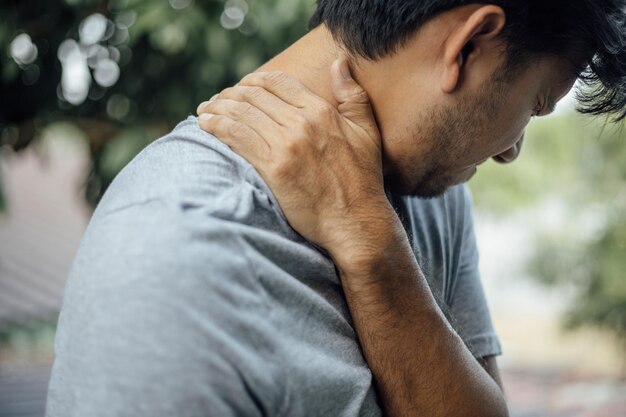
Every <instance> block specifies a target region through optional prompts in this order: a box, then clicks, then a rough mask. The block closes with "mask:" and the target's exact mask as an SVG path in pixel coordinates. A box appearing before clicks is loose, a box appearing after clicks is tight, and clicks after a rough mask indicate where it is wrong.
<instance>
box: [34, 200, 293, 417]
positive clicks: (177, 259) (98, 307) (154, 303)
mask: <svg viewBox="0 0 626 417" xmlns="http://www.w3.org/2000/svg"><path fill="white" fill-rule="evenodd" d="M179 209H180V208H179V207H168V206H167V204H166V203H165V202H162V201H159V200H152V201H145V202H142V203H138V204H133V205H131V206H129V207H123V208H120V209H118V210H116V211H114V212H111V213H107V214H102V213H99V214H97V215H96V216H95V219H94V221H92V224H91V225H90V227H89V230H88V232H87V235H86V236H85V239H84V240H83V243H82V246H81V248H80V251H79V253H78V255H77V258H76V261H75V264H74V267H73V270H72V272H71V275H70V278H69V281H68V285H67V288H66V293H65V298H64V303H63V309H62V313H61V317H60V321H59V327H58V332H57V338H56V346H55V349H56V352H55V354H56V357H55V363H54V368H53V372H52V378H51V383H50V388H49V394H48V404H47V413H46V415H47V416H48V417H84V416H89V417H122V416H137V417H140V416H149V417H160V416H168V417H169V416H181V417H195V416H198V417H200V416H224V417H229V416H232V417H235V416H243V417H256V416H263V415H278V414H279V412H278V410H277V409H276V408H275V407H276V405H277V401H279V400H280V396H281V392H282V388H281V386H280V383H279V382H280V381H281V380H284V378H282V377H281V376H280V375H277V374H278V373H280V372H282V371H281V370H280V366H278V361H277V360H276V359H275V358H274V357H273V355H274V353H273V351H274V347H273V345H272V344H273V342H272V340H271V339H270V337H269V336H270V335H271V334H272V329H270V328H268V326H269V324H268V321H267V320H262V318H263V317H267V316H268V311H267V305H266V303H265V300H264V298H263V294H262V292H261V291H260V289H259V285H258V282H256V280H255V276H254V271H253V270H252V268H251V267H250V265H249V264H248V261H247V259H246V258H247V257H246V246H245V245H244V243H243V242H242V238H241V237H240V236H238V235H237V233H234V232H232V231H231V230H229V228H228V225H224V224H222V223H220V222H219V221H218V220H215V219H212V218H210V216H206V218H203V217H202V216H203V214H202V213H199V214H197V216H200V217H201V219H199V218H197V219H196V220H195V221H194V222H193V223H194V227H193V228H191V227H186V225H185V221H184V220H177V219H178V217H177V216H176V215H175V212H176V211H177V210H179ZM172 213H174V214H172ZM226 255H228V256H226ZM277 381H278V382H277Z"/></svg>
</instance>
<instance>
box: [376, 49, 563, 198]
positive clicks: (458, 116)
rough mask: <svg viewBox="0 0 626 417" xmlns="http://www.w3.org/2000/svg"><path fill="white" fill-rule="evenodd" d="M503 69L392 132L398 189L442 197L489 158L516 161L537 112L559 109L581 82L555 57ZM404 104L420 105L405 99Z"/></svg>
mask: <svg viewBox="0 0 626 417" xmlns="http://www.w3.org/2000/svg"><path fill="white" fill-rule="evenodd" d="M503 71H504V70H502V69H498V70H497V71H496V72H495V73H494V74H493V76H491V77H490V78H489V79H488V80H487V81H485V82H482V83H481V84H480V85H479V86H478V87H477V88H474V89H472V90H465V91H462V92H459V93H458V94H456V95H455V97H454V99H450V100H445V101H444V100H440V101H439V102H437V103H433V104H432V106H430V110H429V111H427V112H422V113H421V114H417V115H410V114H407V118H409V117H411V116H413V117H412V118H411V119H409V120H406V121H404V123H401V124H400V126H404V128H401V129H400V130H396V131H394V132H391V134H390V135H386V136H387V137H386V140H385V157H386V160H387V161H388V162H390V163H389V164H388V166H390V167H391V168H390V169H388V172H387V175H386V181H387V184H388V186H390V187H391V188H392V190H394V191H395V192H397V193H400V194H405V195H416V196H419V197H426V198H429V197H436V196H439V195H441V194H443V193H444V192H445V191H446V189H447V188H448V187H450V186H452V185H455V184H459V183H462V182H465V181H467V180H469V179H470V178H471V177H472V176H473V175H474V174H475V173H476V170H477V167H478V166H479V165H480V164H482V163H483V162H485V161H486V160H488V159H489V158H494V159H495V160H496V161H498V162H501V163H507V162H512V161H513V160H514V159H516V158H517V156H518V154H519V151H520V148H521V144H522V141H523V135H524V129H525V128H526V126H527V124H528V123H529V121H530V119H531V117H533V116H541V115H546V114H549V113H550V112H551V111H552V110H554V105H555V104H556V102H557V101H558V100H560V99H561V98H562V97H563V96H565V95H566V94H567V92H568V91H569V90H570V89H571V87H572V85H573V83H574V81H575V77H571V76H568V77H566V78H564V75H563V74H568V73H569V72H568V71H567V67H566V66H565V64H564V61H562V60H560V59H557V58H554V57H550V58H547V57H546V58H542V59H540V60H538V61H536V62H533V63H532V64H529V65H528V66H526V67H525V68H524V69H522V70H520V71H518V74H517V76H515V77H507V75H506V72H503ZM433 101H435V100H433ZM399 108H417V105H416V104H415V103H413V104H412V103H404V104H401V105H400V106H399ZM409 135H410V136H412V137H408V136H409ZM416 141H419V143H420V146H419V148H420V152H419V155H417V154H416V148H417V147H416V146H415V143H416Z"/></svg>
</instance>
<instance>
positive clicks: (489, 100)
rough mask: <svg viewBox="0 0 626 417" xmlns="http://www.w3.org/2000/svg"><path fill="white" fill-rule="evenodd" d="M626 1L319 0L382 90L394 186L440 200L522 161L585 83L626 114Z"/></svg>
mask: <svg viewBox="0 0 626 417" xmlns="http://www.w3.org/2000/svg"><path fill="white" fill-rule="evenodd" d="M625 15H626V0H549V1H546V0H493V1H485V2H482V3H481V4H477V3H474V2H471V1H468V0H385V1H378V0H369V1H365V2H364V1H360V0H318V9H317V12H316V14H315V15H314V16H313V19H312V21H311V25H312V26H314V27H315V26H318V25H320V24H324V25H325V26H326V27H327V28H328V30H329V31H330V32H331V33H332V35H333V37H334V38H335V40H336V41H337V42H338V44H339V45H341V46H342V47H343V48H344V49H345V50H346V51H347V52H348V53H349V54H350V55H351V56H353V58H354V60H355V62H356V68H355V70H356V71H355V72H356V74H357V78H358V77H359V75H360V76H361V77H360V79H359V82H360V83H361V84H362V85H363V86H364V87H365V88H366V90H368V92H369V93H370V95H371V97H372V101H373V105H374V108H375V113H376V116H377V119H378V122H379V126H380V128H381V132H382V135H383V139H384V140H383V142H384V150H385V169H386V178H387V181H388V183H389V185H390V186H391V187H392V188H394V189H395V191H397V192H400V193H405V194H416V195H420V196H425V197H430V196H436V195H439V194H441V193H442V192H443V191H445V189H446V188H447V187H449V186H450V185H453V184H455V183H459V182H463V181H466V180H467V179H469V178H470V177H471V176H472V175H473V173H474V172H475V170H476V166H477V165H479V164H480V163H482V162H484V161H485V160H487V159H488V158H490V157H493V158H494V159H496V160H497V161H499V162H510V161H512V160H514V159H515V158H516V157H517V154H518V153H519V148H520V146H521V141H522V138H523V132H524V129H525V127H526V125H527V124H528V122H529V120H530V119H531V117H533V116H538V115H544V114H548V113H549V112H550V111H551V110H552V109H553V108H554V105H555V103H556V102H557V101H558V100H559V99H560V98H562V97H563V96H564V95H565V94H566V93H567V92H568V91H569V90H570V89H571V87H572V85H573V84H574V82H575V81H576V79H577V78H579V79H581V80H582V81H583V83H582V84H583V85H584V86H585V88H584V89H581V90H580V91H579V102H580V110H581V111H582V112H584V113H592V114H608V113H611V114H613V115H614V116H615V118H616V119H617V120H621V119H623V118H624V117H626V87H625V86H626V42H625V38H626V33H625V30H626V24H625Z"/></svg>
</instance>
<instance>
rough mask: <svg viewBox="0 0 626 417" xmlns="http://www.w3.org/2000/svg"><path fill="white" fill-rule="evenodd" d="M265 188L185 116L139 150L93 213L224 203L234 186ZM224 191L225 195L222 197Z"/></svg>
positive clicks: (246, 166) (233, 155)
mask: <svg viewBox="0 0 626 417" xmlns="http://www.w3.org/2000/svg"><path fill="white" fill-rule="evenodd" d="M250 188H256V189H257V190H259V191H261V192H264V193H267V192H268V191H269V190H268V189H267V186H266V185H265V183H264V182H263V181H262V179H261V177H260V176H259V175H258V174H257V173H256V171H255V170H254V168H253V167H252V166H251V165H250V164H249V163H248V162H247V161H245V160H244V159H243V158H242V157H240V156H239V155H237V154H236V153H235V152H233V151H232V150H231V149H230V148H229V147H228V146H226V145H225V144H223V143H222V142H221V141H219V140H218V139H217V138H215V137H214V136H212V135H210V134H208V133H206V132H204V131H203V130H201V129H200V127H199V126H198V121H197V118H195V117H189V118H188V119H187V120H185V121H183V122H181V123H180V124H179V125H178V126H177V127H176V128H175V129H174V130H173V131H172V132H170V133H168V134H167V135H165V136H164V137H162V138H160V139H158V140H156V141H155V142H153V143H152V144H150V145H149V146H148V147H146V148H145V149H144V150H143V151H142V152H141V153H139V154H138V155H137V156H136V157H135V158H134V159H133V160H132V161H131V162H130V163H129V164H128V165H127V166H126V167H125V168H124V169H123V170H122V171H121V172H120V173H119V174H118V175H117V177H116V178H115V180H114V181H113V183H112V184H111V186H110V187H109V189H108V190H107V192H106V193H105V195H104V197H103V198H102V201H101V202H100V204H99V205H98V208H97V211H96V216H98V215H100V214H101V213H109V212H112V211H117V210H120V209H123V208H124V207H127V206H131V205H138V204H139V205H141V204H144V203H145V202H148V201H153V200H161V201H164V202H169V203H174V204H181V205H185V204H186V205H197V204H200V202H203V204H227V203H228V202H229V199H232V198H233V197H235V196H233V195H232V194H233V191H234V190H242V191H244V190H246V189H250ZM227 194H228V195H227Z"/></svg>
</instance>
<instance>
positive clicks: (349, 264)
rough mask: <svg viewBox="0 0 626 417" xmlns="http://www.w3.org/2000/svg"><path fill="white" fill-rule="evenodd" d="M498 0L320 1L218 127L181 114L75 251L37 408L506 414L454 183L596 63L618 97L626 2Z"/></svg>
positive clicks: (464, 205)
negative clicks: (304, 31) (308, 27)
mask: <svg viewBox="0 0 626 417" xmlns="http://www.w3.org/2000/svg"><path fill="white" fill-rule="evenodd" d="M488 3H491V4H487V5H485V4H470V3H468V2H464V1H453V0H450V1H443V0H442V1H434V0H431V1H401V0H387V1H385V2H378V1H371V2H363V1H346V0H320V1H319V4H318V10H317V12H316V15H315V17H314V19H313V26H314V29H313V30H312V31H311V32H310V33H309V34H308V35H306V36H305V37H304V38H302V39H301V40H299V41H298V42H296V43H295V44H294V45H292V46H291V47H290V48H289V49H287V50H286V51H285V52H284V53H282V54H281V55H279V56H277V57H276V58H275V59H274V60H272V61H270V62H269V63H268V64H266V65H265V66H264V67H263V68H261V69H260V71H259V72H257V73H255V74H251V75H249V76H248V77H246V78H244V79H243V80H242V81H241V83H240V84H239V85H238V86H236V87H235V88H232V89H228V90H226V91H224V92H222V93H221V94H220V95H219V96H218V97H216V98H215V99H214V100H212V101H211V102H209V103H205V104H204V105H202V106H201V107H200V109H199V110H200V112H201V113H203V114H204V115H203V116H202V117H201V122H200V123H201V125H202V128H203V129H205V130H207V131H210V132H213V133H215V135H216V136H218V137H219V139H220V140H222V141H224V143H223V142H221V141H220V140H217V139H216V137H215V136H212V135H208V134H206V133H204V132H202V130H201V129H200V127H199V125H198V121H197V120H196V119H194V118H190V119H188V120H187V121H186V122H184V123H182V124H180V125H179V126H178V127H177V128H176V129H175V130H174V131H173V132H172V133H171V134H170V135H168V136H166V137H165V138H162V139H160V140H159V141H157V142H155V143H154V144H152V145H151V146H149V147H148V148H147V149H146V150H144V151H143V152H142V153H141V154H140V155H139V156H138V157H137V158H136V159H135V160H134V161H133V162H132V163H131V164H130V165H129V166H128V167H126V168H125V170H124V171H123V172H122V173H121V174H120V175H119V176H118V178H117V179H116V181H115V182H114V184H113V185H112V186H111V188H110V189H109V191H108V192H107V195H106V196H105V197H104V199H103V200H102V202H101V204H100V205H99V207H98V209H97V210H96V212H95V214H94V218H93V220H92V222H91V224H90V226H89V229H88V231H87V233H86V236H85V240H84V242H83V244H82V245H81V249H80V251H79V254H78V255H77V259H76V262H75V265H74V267H73V270H72V273H71V276H70V279H69V282H68V286H67V291H66V298H65V301H64V307H63V311H62V313H61V317H60V321H59V332H58V336H57V345H56V347H57V351H56V354H57V356H56V360H55V365H54V369H53V375H52V381H51V385H50V393H49V399H48V409H47V414H48V416H50V417H55V416H84V415H89V416H122V415H124V416H126V415H133V416H138V415H146V416H147V415H149V416H161V415H179V416H257V415H258V416H261V415H264V416H283V415H284V416H303V415H306V416H357V415H358V416H380V415H385V416H394V417H395V416H455V417H458V416H487V417H489V416H506V415H507V414H508V412H507V408H506V404H505V401H504V396H503V393H502V390H501V388H500V387H499V378H498V371H497V365H496V361H495V359H494V357H495V356H496V355H498V354H500V347H499V343H498V339H497V337H496V335H495V333H494V331H493V328H492V325H491V321H490V318H489V313H488V309H487V307H486V303H485V300H484V295H483V292H482V288H481V285H480V279H479V275H478V270H477V252H476V246H475V241H474V235H473V227H472V217H471V205H470V201H469V197H468V194H467V192H466V190H465V188H463V186H462V185H455V184H460V183H462V182H464V181H466V180H468V179H469V178H470V177H471V176H472V175H473V173H474V172H475V170H476V166H477V165H479V164H480V163H482V162H483V161H484V160H486V159H488V158H489V157H494V158H496V159H497V160H499V161H501V162H510V161H512V160H513V159H515V157H516V156H517V155H518V153H519V149H520V147H521V142H522V137H523V131H524V127H525V126H526V124H527V123H528V121H529V119H530V118H531V117H533V116H539V115H544V114H548V113H549V112H550V111H551V109H552V108H553V107H554V104H555V103H556V102H557V101H558V100H559V99H560V98H561V97H563V96H564V95H565V94H566V93H567V91H568V90H569V89H570V88H571V86H572V84H573V83H574V81H575V80H576V78H577V77H579V76H581V69H583V68H585V67H586V66H587V64H588V65H589V66H590V67H589V68H590V69H589V70H588V71H587V72H585V73H584V74H583V75H584V77H585V79H586V80H587V82H588V83H589V84H591V85H592V86H594V87H596V88H595V89H592V90H589V91H590V92H589V93H588V95H587V96H586V97H584V100H583V104H585V105H586V106H587V107H586V110H587V111H589V112H592V113H598V114H599V113H615V114H617V118H618V119H619V118H623V117H624V113H625V110H624V108H625V107H626V106H625V104H626V92H625V90H624V84H625V77H626V74H625V65H624V62H625V58H626V57H625V48H624V46H625V45H624V7H625V2H624V1H621V0H619V1H618V0H614V1H597V0H596V1H593V2H591V1H585V0H578V1H573V0H568V1H567V2H565V1H553V2H545V1H541V2H540V1H528V0H525V1H521V0H520V1H493V2H488ZM342 52H346V53H347V54H348V55H350V62H349V63H348V61H347V60H346V59H345V58H342V59H339V60H338V61H337V62H334V61H335V59H336V57H337V56H338V55H340V54H341V53H342ZM350 69H352V73H353V74H351V72H350ZM277 71H278V72H277ZM353 78H354V79H353ZM357 81H358V83H357ZM359 84H360V85H361V86H362V87H363V89H361V87H360V86H359ZM368 99H369V100H371V105H372V108H373V110H374V111H373V114H372V112H371V110H370V107H369V103H370V101H368ZM374 118H375V120H376V123H375V122H374ZM226 144H227V145H228V146H227V145H226ZM446 190H447V191H446ZM416 196H421V197H436V198H431V199H419V198H417V197H416ZM422 272H424V273H422ZM444 313H445V314H447V317H446V315H445V314H444Z"/></svg>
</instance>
